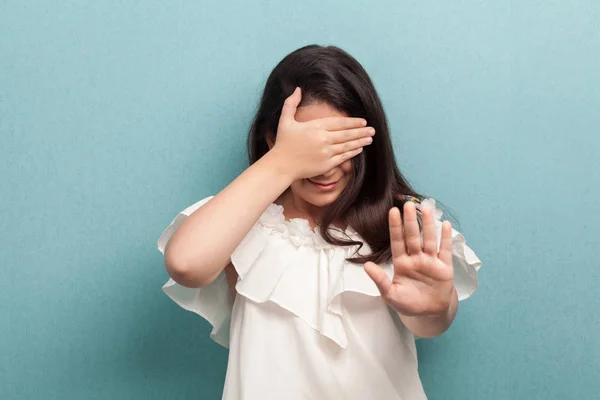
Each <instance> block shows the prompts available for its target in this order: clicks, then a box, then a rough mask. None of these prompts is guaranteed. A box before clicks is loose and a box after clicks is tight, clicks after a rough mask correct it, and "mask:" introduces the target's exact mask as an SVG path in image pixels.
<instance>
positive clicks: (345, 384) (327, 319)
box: [158, 197, 481, 400]
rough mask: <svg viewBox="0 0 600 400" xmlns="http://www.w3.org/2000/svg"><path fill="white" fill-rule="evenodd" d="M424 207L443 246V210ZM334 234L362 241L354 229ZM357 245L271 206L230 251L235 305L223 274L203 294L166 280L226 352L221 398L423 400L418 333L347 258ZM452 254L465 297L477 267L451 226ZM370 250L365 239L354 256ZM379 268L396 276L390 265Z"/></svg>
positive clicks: (190, 210) (182, 215)
mask: <svg viewBox="0 0 600 400" xmlns="http://www.w3.org/2000/svg"><path fill="white" fill-rule="evenodd" d="M211 198H212V197H208V198H205V199H203V200H201V201H199V202H197V203H195V204H193V205H191V206H189V207H188V208H186V209H185V210H183V211H182V212H180V213H179V215H177V217H176V218H175V219H174V220H173V221H172V222H171V224H170V225H169V226H168V227H167V228H166V230H165V231H164V232H163V234H162V235H161V236H160V238H159V239H158V249H159V250H160V251H161V252H162V253H163V254H164V249H165V246H166V244H167V242H168V240H169V238H170V237H171V235H172V234H173V232H174V231H175V230H176V229H177V228H178V226H179V225H180V224H181V222H182V221H183V220H184V219H185V218H186V217H187V216H189V215H190V214H192V213H193V212H194V211H195V210H197V209H198V208H199V207H201V206H202V205H203V204H205V203H206V202H207V201H209V200H210V199H211ZM423 204H429V205H431V206H433V207H434V210H435V212H434V215H435V217H436V223H437V236H438V249H439V244H440V236H441V215H442V213H441V210H439V209H437V208H435V200H434V199H426V200H424V201H423ZM417 207H418V208H419V207H420V205H417ZM332 232H333V234H337V235H342V236H343V235H344V234H345V235H348V236H349V237H351V238H353V239H357V240H360V241H362V240H361V238H360V236H358V234H357V233H356V232H355V231H354V230H353V229H352V228H348V229H347V230H346V232H341V231H335V230H333V231H332ZM357 247H358V246H350V247H341V246H334V245H331V244H329V243H327V242H325V240H323V238H322V237H321V235H320V234H319V229H318V228H317V229H316V230H313V229H311V228H310V225H309V223H308V221H307V220H305V219H299V218H296V219H292V220H289V221H287V220H285V217H284V215H283V207H282V206H279V205H276V204H271V205H270V206H269V207H268V208H267V210H266V211H265V212H264V213H263V214H262V216H261V217H260V219H259V220H258V222H257V223H256V224H255V225H254V227H253V228H252V229H251V230H250V232H249V233H248V235H247V236H246V237H245V238H244V240H243V241H242V242H241V243H240V245H239V246H238V247H237V248H236V249H235V251H234V252H233V254H232V255H231V261H232V264H233V266H234V267H235V269H236V271H237V273H238V275H239V278H238V281H237V284H236V287H235V289H236V291H237V296H236V297H235V301H234V300H233V299H232V295H231V290H230V288H229V285H228V282H227V280H226V278H225V273H224V272H222V273H221V274H220V275H219V276H218V277H217V278H216V279H215V280H214V281H213V282H212V283H210V284H209V285H207V286H205V287H202V288H188V287H185V286H182V285H179V284H177V283H176V282H175V281H173V280H172V279H169V281H168V282H166V283H165V285H164V286H163V287H162V289H163V291H164V292H165V293H166V294H167V295H168V296H169V297H170V298H171V299H173V300H174V301H175V302H176V303H177V304H178V305H180V306H181V307H183V308H184V309H186V310H189V311H192V312H194V313H196V314H198V315H200V316H201V317H203V318H205V319H206V320H207V321H208V322H210V324H211V325H212V327H213V329H212V332H211V338H212V339H213V340H214V341H216V342H217V343H219V344H221V345H222V346H225V347H229V361H228V366H227V374H226V379H225V387H224V392H223V399H225V400H255V399H261V400H270V399H273V400H275V399H276V400H282V399H286V400H296V399H298V400H300V399H302V400H305V399H315V400H326V399H335V400H337V399H349V400H352V399H357V400H358V399H360V400H364V399H378V400H392V399H394V400H396V399H398V400H400V399H403V400H417V399H426V396H425V393H424V391H423V386H422V384H421V380H420V378H419V374H418V370H417V353H416V346H415V336H414V335H413V334H412V332H411V331H409V330H408V329H407V328H406V327H405V326H404V325H403V324H402V322H401V321H400V319H399V318H398V316H397V314H396V313H395V312H394V311H392V310H391V309H390V308H389V307H388V306H387V304H386V303H385V302H384V301H383V299H382V298H381V296H380V293H379V291H378V289H377V287H376V286H375V284H374V283H373V281H372V280H371V278H370V277H369V276H368V275H367V274H366V273H365V272H364V270H363V267H362V265H358V264H353V263H350V262H348V261H346V258H348V257H351V256H352V255H353V254H354V252H355V251H356V249H357ZM452 251H453V265H454V279H455V286H456V288H457V291H458V297H459V300H464V299H466V298H467V297H469V296H470V295H471V294H472V293H473V292H474V291H475V289H476V288H477V271H478V270H479V267H480V266H481V261H480V260H479V258H478V257H477V256H476V255H475V253H474V252H473V251H472V250H471V249H470V248H469V247H468V246H467V245H466V244H465V239H464V237H463V236H462V235H461V234H460V233H458V232H457V231H455V230H453V231H452ZM368 252H370V249H369V248H368V246H367V245H366V243H365V245H364V246H363V248H362V249H361V251H360V254H368ZM382 268H384V269H385V270H386V272H387V273H388V275H389V276H390V277H391V276H392V275H393V268H392V265H391V263H388V264H384V265H382Z"/></svg>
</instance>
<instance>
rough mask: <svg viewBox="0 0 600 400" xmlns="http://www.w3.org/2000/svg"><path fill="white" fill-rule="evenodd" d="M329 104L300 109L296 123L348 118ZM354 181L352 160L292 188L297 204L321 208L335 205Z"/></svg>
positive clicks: (296, 183)
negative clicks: (351, 181)
mask: <svg viewBox="0 0 600 400" xmlns="http://www.w3.org/2000/svg"><path fill="white" fill-rule="evenodd" d="M347 116H348V115H346V114H345V113H342V112H340V111H338V110H336V109H335V108H333V107H331V106H330V105H329V104H327V103H312V104H309V105H306V106H302V107H298V109H297V110H296V121H298V122H306V121H310V120H313V119H317V118H327V117H347ZM350 179H352V160H346V161H345V162H344V163H342V164H341V165H338V166H336V167H335V168H333V169H332V170H330V171H327V172H325V173H324V174H322V175H319V176H313V177H311V178H307V179H298V180H296V181H294V182H293V183H292V185H291V187H290V189H291V192H292V194H293V195H294V200H295V203H299V202H300V203H303V202H305V203H308V204H305V206H306V208H313V207H317V208H321V207H325V206H327V205H329V204H331V203H333V202H334V201H335V200H336V199H337V198H338V197H339V195H340V193H342V191H343V190H344V189H345V188H346V186H347V185H348V182H350Z"/></svg>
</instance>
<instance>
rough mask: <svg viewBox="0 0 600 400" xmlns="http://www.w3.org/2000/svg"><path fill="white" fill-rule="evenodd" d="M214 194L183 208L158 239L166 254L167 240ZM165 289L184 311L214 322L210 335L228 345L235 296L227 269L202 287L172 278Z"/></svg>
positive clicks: (218, 341)
mask: <svg viewBox="0 0 600 400" xmlns="http://www.w3.org/2000/svg"><path fill="white" fill-rule="evenodd" d="M212 197H213V196H211V197H207V198H205V199H203V200H200V201H198V202H197V203H194V204H192V205H191V206H189V207H187V208H186V209H185V210H183V211H181V212H180V213H179V214H178V215H177V216H176V217H175V218H174V219H173V221H172V222H171V223H170V224H169V226H167V228H166V229H165V230H164V232H163V233H162V235H160V237H159V238H158V243H157V245H158V250H159V251H160V252H161V253H162V254H163V255H164V252H165V247H166V245H167V242H168V241H169V239H170V238H171V236H172V235H173V233H174V232H175V231H176V230H177V228H179V226H180V225H181V223H182V222H183V220H185V219H186V218H187V217H188V216H190V215H191V214H192V213H193V212H194V211H196V210H197V209H198V208H200V207H201V206H203V205H204V204H206V203H207V202H208V201H209V200H210V199H212ZM162 290H163V292H164V293H165V294H166V295H167V296H169V297H170V298H171V299H172V300H173V301H174V302H175V303H177V304H178V305H179V306H180V307H182V308H183V309H185V310H188V311H191V312H193V313H196V314H198V315H200V316H201V317H202V318H204V319H206V320H207V321H208V322H209V323H210V324H211V325H212V332H211V334H210V337H211V338H212V339H213V340H214V341H215V342H217V343H219V344H220V345H221V346H223V347H229V325H230V320H231V310H232V307H233V299H232V298H231V291H230V289H229V284H228V282H227V278H226V277H225V272H224V271H223V272H221V274H219V276H218V277H217V278H216V279H215V280H214V281H212V282H211V283H210V284H209V285H206V286H204V287H201V288H189V287H187V286H183V285H180V284H178V283H177V282H175V281H174V280H173V279H169V280H168V281H167V282H166V283H165V284H164V285H163V287H162Z"/></svg>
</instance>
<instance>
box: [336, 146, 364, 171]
mask: <svg viewBox="0 0 600 400" xmlns="http://www.w3.org/2000/svg"><path fill="white" fill-rule="evenodd" d="M362 151H363V148H362V147H361V148H359V149H356V150H351V151H347V152H345V153H342V154H338V155H337V156H333V157H332V158H331V161H330V162H331V168H334V167H337V166H338V165H340V164H342V163H343V162H345V161H346V160H349V159H351V158H352V157H356V156H357V155H359V154H360V153H362Z"/></svg>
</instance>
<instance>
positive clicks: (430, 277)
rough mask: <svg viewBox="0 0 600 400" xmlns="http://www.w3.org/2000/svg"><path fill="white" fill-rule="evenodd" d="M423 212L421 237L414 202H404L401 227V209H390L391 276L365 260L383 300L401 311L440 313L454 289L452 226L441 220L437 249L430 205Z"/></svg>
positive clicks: (423, 313) (408, 312)
mask: <svg viewBox="0 0 600 400" xmlns="http://www.w3.org/2000/svg"><path fill="white" fill-rule="evenodd" d="M422 216H423V240H421V233H420V230H419V224H418V222H417V215H416V208H415V205H414V204H413V203H411V202H407V203H406V204H405V206H404V229H403V228H402V220H401V217H400V210H398V209H397V208H393V209H392V210H390V215H389V219H390V245H391V248H392V263H393V266H394V276H393V278H392V279H391V280H390V279H389V278H388V276H387V275H386V274H385V272H384V271H383V270H382V269H381V268H379V267H378V266H377V265H376V264H373V263H367V264H365V270H366V272H367V273H368V274H369V276H370V277H371V278H372V279H373V281H374V282H375V283H376V284H377V287H378V288H379V291H380V292H381V295H382V296H383V298H384V299H385V301H386V302H387V303H388V304H389V305H390V306H392V307H393V308H394V309H395V310H396V311H397V312H399V313H400V314H402V315H434V314H439V313H441V312H443V311H444V310H446V309H447V307H448V306H449V304H450V300H451V296H452V292H453V290H454V271H453V267H452V226H451V224H450V222H448V221H445V222H444V223H443V224H442V235H441V243H440V248H439V252H438V248H437V238H436V227H435V219H434V217H433V212H432V209H431V208H430V207H427V206H423V208H422Z"/></svg>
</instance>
